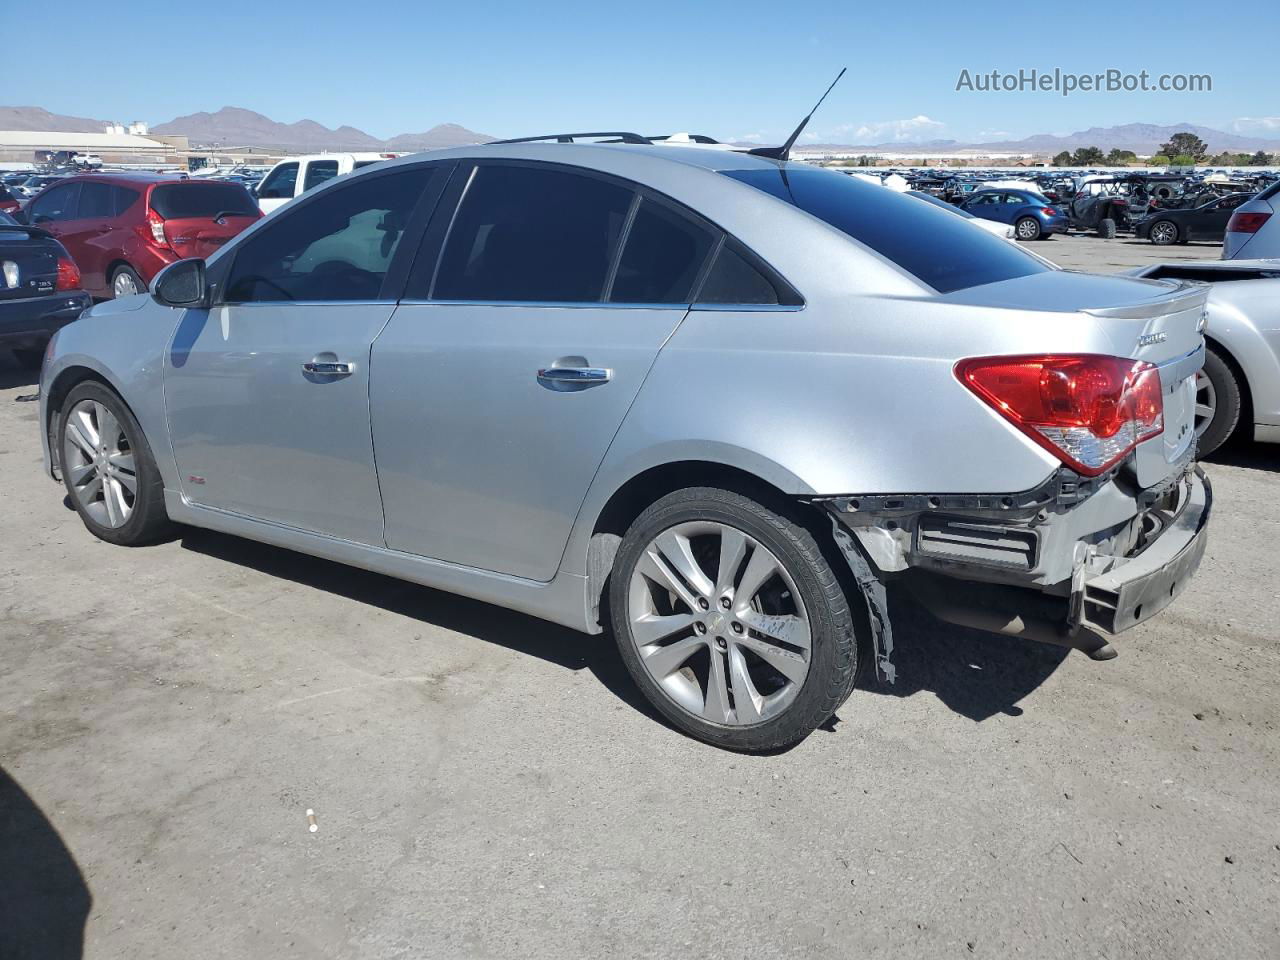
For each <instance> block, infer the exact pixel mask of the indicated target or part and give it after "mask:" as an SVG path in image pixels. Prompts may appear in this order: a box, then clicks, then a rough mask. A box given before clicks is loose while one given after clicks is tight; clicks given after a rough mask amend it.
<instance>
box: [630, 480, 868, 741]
mask: <svg viewBox="0 0 1280 960" xmlns="http://www.w3.org/2000/svg"><path fill="white" fill-rule="evenodd" d="M609 599H610V610H611V615H612V620H613V632H614V637H615V639H616V641H617V643H618V649H619V652H620V653H621V656H622V660H623V662H624V663H625V664H626V665H627V669H628V671H629V672H630V673H631V676H632V678H633V679H634V680H635V682H636V684H637V686H639V687H640V689H641V691H642V692H643V693H644V695H645V696H646V697H647V698H648V700H649V702H650V703H652V704H653V706H654V707H655V708H656V709H657V710H658V711H659V712H660V713H661V714H662V715H663V716H664V717H666V719H667V720H668V721H670V722H671V724H672V725H674V726H675V727H677V728H678V729H680V730H682V731H684V732H685V733H687V734H689V735H691V736H693V737H696V738H698V739H699V740H704V741H706V742H707V743H710V744H713V745H715V746H718V747H724V748H726V749H729V750H739V751H744V752H759V751H771V750H779V749H783V748H786V747H789V746H792V745H794V744H796V743H798V742H799V741H801V740H803V739H804V738H805V737H806V736H808V735H809V734H810V733H811V732H812V731H813V730H814V729H815V728H816V727H818V726H819V725H820V724H822V723H824V722H825V721H826V720H827V719H828V718H830V716H831V715H832V713H834V712H835V710H836V709H837V708H838V707H839V706H840V704H841V703H843V702H844V701H845V700H846V699H847V698H848V696H849V694H850V692H851V691H852V690H853V685H854V681H855V679H856V674H857V667H858V649H857V640H856V635H855V630H854V623H853V615H852V613H851V612H850V609H849V602H848V598H847V597H846V595H845V592H844V589H843V587H842V585H841V583H840V580H839V579H838V578H837V576H836V573H835V571H834V570H833V569H832V567H831V565H830V564H829V563H828V562H827V559H826V557H825V556H824V554H823V552H822V549H821V547H820V546H819V544H818V542H817V540H816V539H815V538H814V536H813V534H811V533H810V532H809V531H808V530H807V529H806V528H805V527H803V526H801V525H800V524H798V523H796V522H795V521H793V520H791V519H789V518H787V517H785V516H783V515H782V514H780V513H778V512H776V511H775V510H773V509H771V508H770V507H768V506H766V505H764V504H762V503H760V502H758V501H756V500H753V499H750V498H748V497H745V496H742V495H741V494H737V493H732V492H730V491H727V490H720V489H716V488H712V487H695V488H690V489H686V490H679V491H676V492H675V493H672V494H669V495H667V496H665V497H663V498H662V499H661V500H658V501H657V502H656V503H654V504H653V505H652V506H650V507H649V508H648V509H647V510H645V511H644V512H643V513H642V514H641V515H640V516H639V517H638V518H637V519H636V521H635V522H634V523H633V524H632V525H631V528H630V529H629V530H628V531H627V533H626V536H624V537H623V540H622V543H621V545H620V547H619V550H618V554H617V558H616V562H615V564H614V568H613V574H612V578H611V587H610V596H609Z"/></svg>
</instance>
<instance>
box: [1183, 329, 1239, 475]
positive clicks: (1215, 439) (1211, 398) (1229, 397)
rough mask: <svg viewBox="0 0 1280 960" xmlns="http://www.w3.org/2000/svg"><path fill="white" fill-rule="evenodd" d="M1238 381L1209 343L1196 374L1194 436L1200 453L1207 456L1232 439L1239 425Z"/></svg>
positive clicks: (1233, 372) (1228, 365)
mask: <svg viewBox="0 0 1280 960" xmlns="http://www.w3.org/2000/svg"><path fill="white" fill-rule="evenodd" d="M1242 407H1243V403H1242V402H1241V391H1240V383H1239V381H1238V380H1237V379H1236V375H1235V371H1234V370H1232V369H1231V365H1230V364H1228V363H1227V361H1226V360H1224V359H1223V358H1222V357H1221V355H1219V354H1218V353H1217V352H1216V351H1215V350H1214V349H1213V348H1212V347H1211V348H1209V349H1208V350H1206V351H1205V354H1204V369H1203V370H1201V371H1200V372H1199V373H1197V374H1196V419H1195V424H1196V436H1197V438H1198V439H1199V455H1200V456H1202V457H1207V456H1209V454H1211V453H1213V452H1214V451H1215V450H1217V449H1218V448H1219V447H1221V446H1222V445H1223V444H1224V443H1226V442H1227V441H1228V440H1230V439H1231V437H1232V435H1233V434H1234V433H1235V432H1236V428H1237V427H1238V426H1239V425H1240V412H1241V408H1242Z"/></svg>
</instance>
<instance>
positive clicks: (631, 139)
mask: <svg viewBox="0 0 1280 960" xmlns="http://www.w3.org/2000/svg"><path fill="white" fill-rule="evenodd" d="M579 137H581V138H583V139H586V138H587V137H591V138H599V137H612V138H613V141H612V142H614V143H652V142H653V141H652V140H650V139H649V138H648V137H642V136H640V134H638V133H629V132H627V131H625V130H604V131H601V132H599V133H547V134H543V135H542V136H540V137H513V138H512V139H510V140H490V141H489V142H490V144H495V143H537V142H538V141H540V140H554V141H556V142H557V143H573V142H575V140H576V139H577V138H579Z"/></svg>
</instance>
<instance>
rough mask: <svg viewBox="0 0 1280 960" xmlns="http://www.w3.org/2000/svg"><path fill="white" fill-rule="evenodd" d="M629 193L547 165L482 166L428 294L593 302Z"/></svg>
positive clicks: (489, 299)
mask: <svg viewBox="0 0 1280 960" xmlns="http://www.w3.org/2000/svg"><path fill="white" fill-rule="evenodd" d="M633 196H634V193H633V191H631V190H630V189H628V188H626V187H623V186H620V185H618V184H616V183H612V182H610V181H606V180H601V179H599V178H596V177H589V176H584V175H581V174H577V173H571V172H567V171H564V170H560V169H556V168H552V167H534V166H516V165H511V166H508V165H505V164H482V165H480V166H478V167H477V168H476V169H475V171H474V173H473V175H472V180H471V183H470V184H469V185H468V187H467V190H466V192H465V193H464V194H463V197H462V202H461V204H460V206H459V208H458V212H457V214H456V215H455V217H454V222H453V226H452V228H451V229H450V231H449V236H448V239H447V240H446V241H445V247H444V252H443V254H442V256H441V260H440V267H439V270H438V273H437V277H436V282H435V288H434V291H433V294H432V295H433V296H434V297H435V298H436V299H438V300H472V301H486V302H494V301H523V302H532V303H583V302H588V303H589V302H599V301H600V300H601V299H602V298H603V296H604V292H605V280H606V278H607V277H608V274H609V269H610V267H611V265H612V261H613V257H614V254H615V252H616V249H617V244H618V241H619V239H620V237H621V235H622V229H623V226H624V224H625V222H626V217H627V213H628V211H629V210H630V207H631V201H632V197H633Z"/></svg>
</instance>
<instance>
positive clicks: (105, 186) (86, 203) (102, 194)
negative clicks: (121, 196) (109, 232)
mask: <svg viewBox="0 0 1280 960" xmlns="http://www.w3.org/2000/svg"><path fill="white" fill-rule="evenodd" d="M115 215H116V204H115V197H114V196H113V195H112V192H111V184H109V183H97V182H95V181H92V180H89V181H86V182H85V183H83V184H81V186H80V207H79V214H78V215H77V219H80V220H86V219H104V220H105V219H110V218H111V217H114V216H115Z"/></svg>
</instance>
